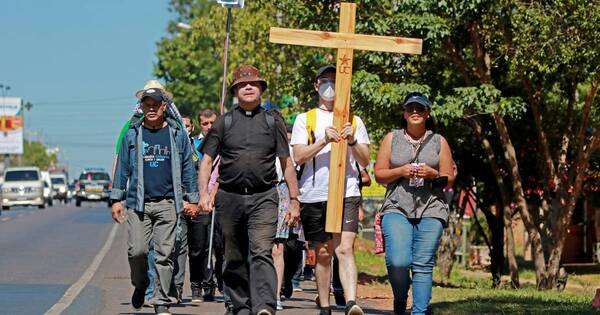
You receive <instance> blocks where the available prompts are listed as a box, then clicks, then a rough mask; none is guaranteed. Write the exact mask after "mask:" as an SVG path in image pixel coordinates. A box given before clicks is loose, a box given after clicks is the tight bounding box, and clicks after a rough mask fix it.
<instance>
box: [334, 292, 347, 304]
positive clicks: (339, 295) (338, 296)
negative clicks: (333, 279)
mask: <svg viewBox="0 0 600 315" xmlns="http://www.w3.org/2000/svg"><path fill="white" fill-rule="evenodd" d="M333 297H334V299H335V305H336V306H337V307H340V308H343V307H346V299H345V298H344V294H343V293H339V292H335V291H333Z"/></svg>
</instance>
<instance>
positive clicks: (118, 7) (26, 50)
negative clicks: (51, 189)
mask: <svg viewBox="0 0 600 315" xmlns="http://www.w3.org/2000/svg"><path fill="white" fill-rule="evenodd" d="M168 2H169V1H168V0H101V1H97V0H94V1H87V0H84V1H82V0H1V3H0V4H1V5H0V7H1V9H0V84H3V85H5V86H6V85H8V86H10V87H11V89H10V90H9V91H8V93H7V97H21V98H23V100H24V101H25V102H31V103H32V104H33V108H32V109H31V111H28V112H27V111H26V112H25V138H26V139H33V140H39V141H41V142H43V143H44V144H46V145H47V146H49V147H59V149H60V153H59V159H60V162H61V163H62V164H66V165H68V167H69V176H70V178H71V179H72V178H75V177H78V176H79V173H80V172H81V170H82V169H83V168H87V167H102V168H105V169H106V170H110V169H111V165H112V159H113V156H114V153H115V144H116V138H117V136H118V134H119V131H120V129H121V127H122V126H123V124H124V123H125V121H126V120H127V119H128V118H129V117H130V115H131V113H132V110H133V106H134V105H135V102H136V98H135V96H134V94H135V92H136V91H137V90H140V89H141V88H142V87H143V85H144V82H146V81H147V80H150V79H155V77H154V76H153V68H154V65H155V64H156V62H157V59H156V53H155V52H156V50H157V43H158V41H159V40H160V39H161V38H162V37H164V36H167V32H166V28H167V24H168V22H169V20H173V19H174V18H175V16H174V14H173V13H171V12H169V11H168Z"/></svg>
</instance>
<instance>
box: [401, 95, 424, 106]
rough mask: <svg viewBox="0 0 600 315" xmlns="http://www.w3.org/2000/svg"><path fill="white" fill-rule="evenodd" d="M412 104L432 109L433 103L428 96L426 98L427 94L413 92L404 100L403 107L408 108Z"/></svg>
mask: <svg viewBox="0 0 600 315" xmlns="http://www.w3.org/2000/svg"><path fill="white" fill-rule="evenodd" d="M412 103H417V104H421V105H423V106H425V107H427V108H431V102H430V101H429V99H428V98H427V96H425V94H423V93H421V92H412V93H409V94H408V95H407V96H406V98H404V103H403V104H402V106H403V107H406V106H408V105H409V104H412Z"/></svg>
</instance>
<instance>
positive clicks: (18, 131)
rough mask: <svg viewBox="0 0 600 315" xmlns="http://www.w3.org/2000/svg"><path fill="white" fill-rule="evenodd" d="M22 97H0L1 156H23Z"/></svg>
mask: <svg viewBox="0 0 600 315" xmlns="http://www.w3.org/2000/svg"><path fill="white" fill-rule="evenodd" d="M22 105H23V104H22V101H21V98H20V97H5V98H3V97H0V154H23V106H22Z"/></svg>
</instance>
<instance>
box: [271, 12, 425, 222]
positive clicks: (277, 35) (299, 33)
mask: <svg viewBox="0 0 600 315" xmlns="http://www.w3.org/2000/svg"><path fill="white" fill-rule="evenodd" d="M355 18H356V4H354V3H345V2H342V4H341V11H340V24H339V32H338V33H335V32H323V31H307V30H299V29H286V28H278V27H272V28H271V32H270V37H269V40H270V41H271V42H272V43H277V44H290V45H301V46H314V47H325V48H337V50H338V51H337V67H336V69H337V74H336V79H335V103H334V108H333V126H334V127H335V128H336V129H337V130H338V131H339V130H342V128H343V126H344V124H345V123H346V122H348V119H349V116H350V90H351V87H352V58H353V55H354V49H360V50H370V51H386V52H395V53H404V54H421V49H422V48H421V45H422V40H421V39H417V38H403V37H388V36H374V35H361V34H354V25H355ZM347 150H348V146H347V143H346V141H345V140H344V141H341V142H339V143H333V145H332V147H331V161H330V169H329V170H330V173H329V194H328V196H327V221H326V224H325V230H326V231H327V232H330V233H340V232H341V229H342V216H343V206H344V196H345V184H346V181H345V178H346V172H345V171H346V155H347Z"/></svg>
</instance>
